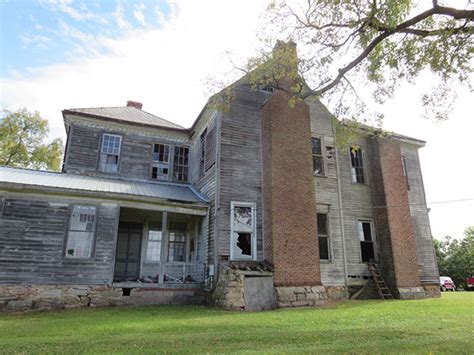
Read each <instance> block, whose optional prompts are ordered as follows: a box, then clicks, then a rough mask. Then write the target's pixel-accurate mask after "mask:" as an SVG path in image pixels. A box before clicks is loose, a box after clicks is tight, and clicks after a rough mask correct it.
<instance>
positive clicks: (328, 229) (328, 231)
mask: <svg viewBox="0 0 474 355" xmlns="http://www.w3.org/2000/svg"><path fill="white" fill-rule="evenodd" d="M318 214H325V215H326V238H327V239H328V259H319V261H320V262H322V263H332V261H333V258H332V245H331V241H332V239H331V218H330V217H329V210H328V211H326V212H321V211H316V224H317V222H318V217H317V216H318ZM317 237H318V243H319V226H318V235H317ZM318 246H319V244H318Z"/></svg>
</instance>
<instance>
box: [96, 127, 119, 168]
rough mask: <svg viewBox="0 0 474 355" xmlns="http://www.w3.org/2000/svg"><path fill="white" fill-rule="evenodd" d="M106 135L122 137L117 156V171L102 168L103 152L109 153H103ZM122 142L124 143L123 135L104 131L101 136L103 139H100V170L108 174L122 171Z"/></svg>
mask: <svg viewBox="0 0 474 355" xmlns="http://www.w3.org/2000/svg"><path fill="white" fill-rule="evenodd" d="M105 135H108V136H111V137H119V138H120V144H119V148H118V158H117V172H110V171H105V170H103V169H102V156H103V154H105V155H108V154H106V153H102V148H103V144H104V136H105ZM122 143H123V137H122V135H120V134H114V133H107V132H102V137H101V141H100V149H99V169H98V170H99V171H100V172H103V173H106V174H119V173H120V162H121V160H122V159H121V158H122Z"/></svg>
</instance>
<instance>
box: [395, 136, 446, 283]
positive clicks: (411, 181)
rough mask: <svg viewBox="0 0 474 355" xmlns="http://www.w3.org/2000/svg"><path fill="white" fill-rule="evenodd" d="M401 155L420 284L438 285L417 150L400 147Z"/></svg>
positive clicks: (412, 147)
mask: <svg viewBox="0 0 474 355" xmlns="http://www.w3.org/2000/svg"><path fill="white" fill-rule="evenodd" d="M401 150H402V155H403V157H404V158H405V163H406V171H407V181H408V187H409V190H408V199H409V201H410V212H411V218H412V223H413V232H414V235H415V240H416V252H417V259H418V267H419V271H420V278H421V283H422V284H438V283H439V273H438V265H437V263H436V255H435V251H434V248H433V238H432V235H431V227H430V220H429V216H428V209H427V206H426V197H425V189H424V186H423V176H422V173H421V166H420V159H419V156H418V148H417V147H416V146H413V145H410V144H402V145H401Z"/></svg>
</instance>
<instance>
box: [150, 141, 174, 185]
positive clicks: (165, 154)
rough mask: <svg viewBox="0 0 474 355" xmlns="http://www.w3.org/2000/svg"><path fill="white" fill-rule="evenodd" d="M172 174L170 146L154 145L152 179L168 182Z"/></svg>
mask: <svg viewBox="0 0 474 355" xmlns="http://www.w3.org/2000/svg"><path fill="white" fill-rule="evenodd" d="M169 173H170V146H169V145H167V144H154V145H153V154H152V158H151V178H152V179H156V180H168V179H169Z"/></svg>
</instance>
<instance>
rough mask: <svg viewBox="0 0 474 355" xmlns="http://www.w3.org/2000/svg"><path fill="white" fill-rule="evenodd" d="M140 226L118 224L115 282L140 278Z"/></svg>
mask: <svg viewBox="0 0 474 355" xmlns="http://www.w3.org/2000/svg"><path fill="white" fill-rule="evenodd" d="M141 241H142V224H140V223H120V224H119V231H118V239H117V253H116V256H115V271H114V280H115V281H126V280H130V281H132V280H136V279H138V278H139V276H140V251H141V244H142V243H141Z"/></svg>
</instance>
